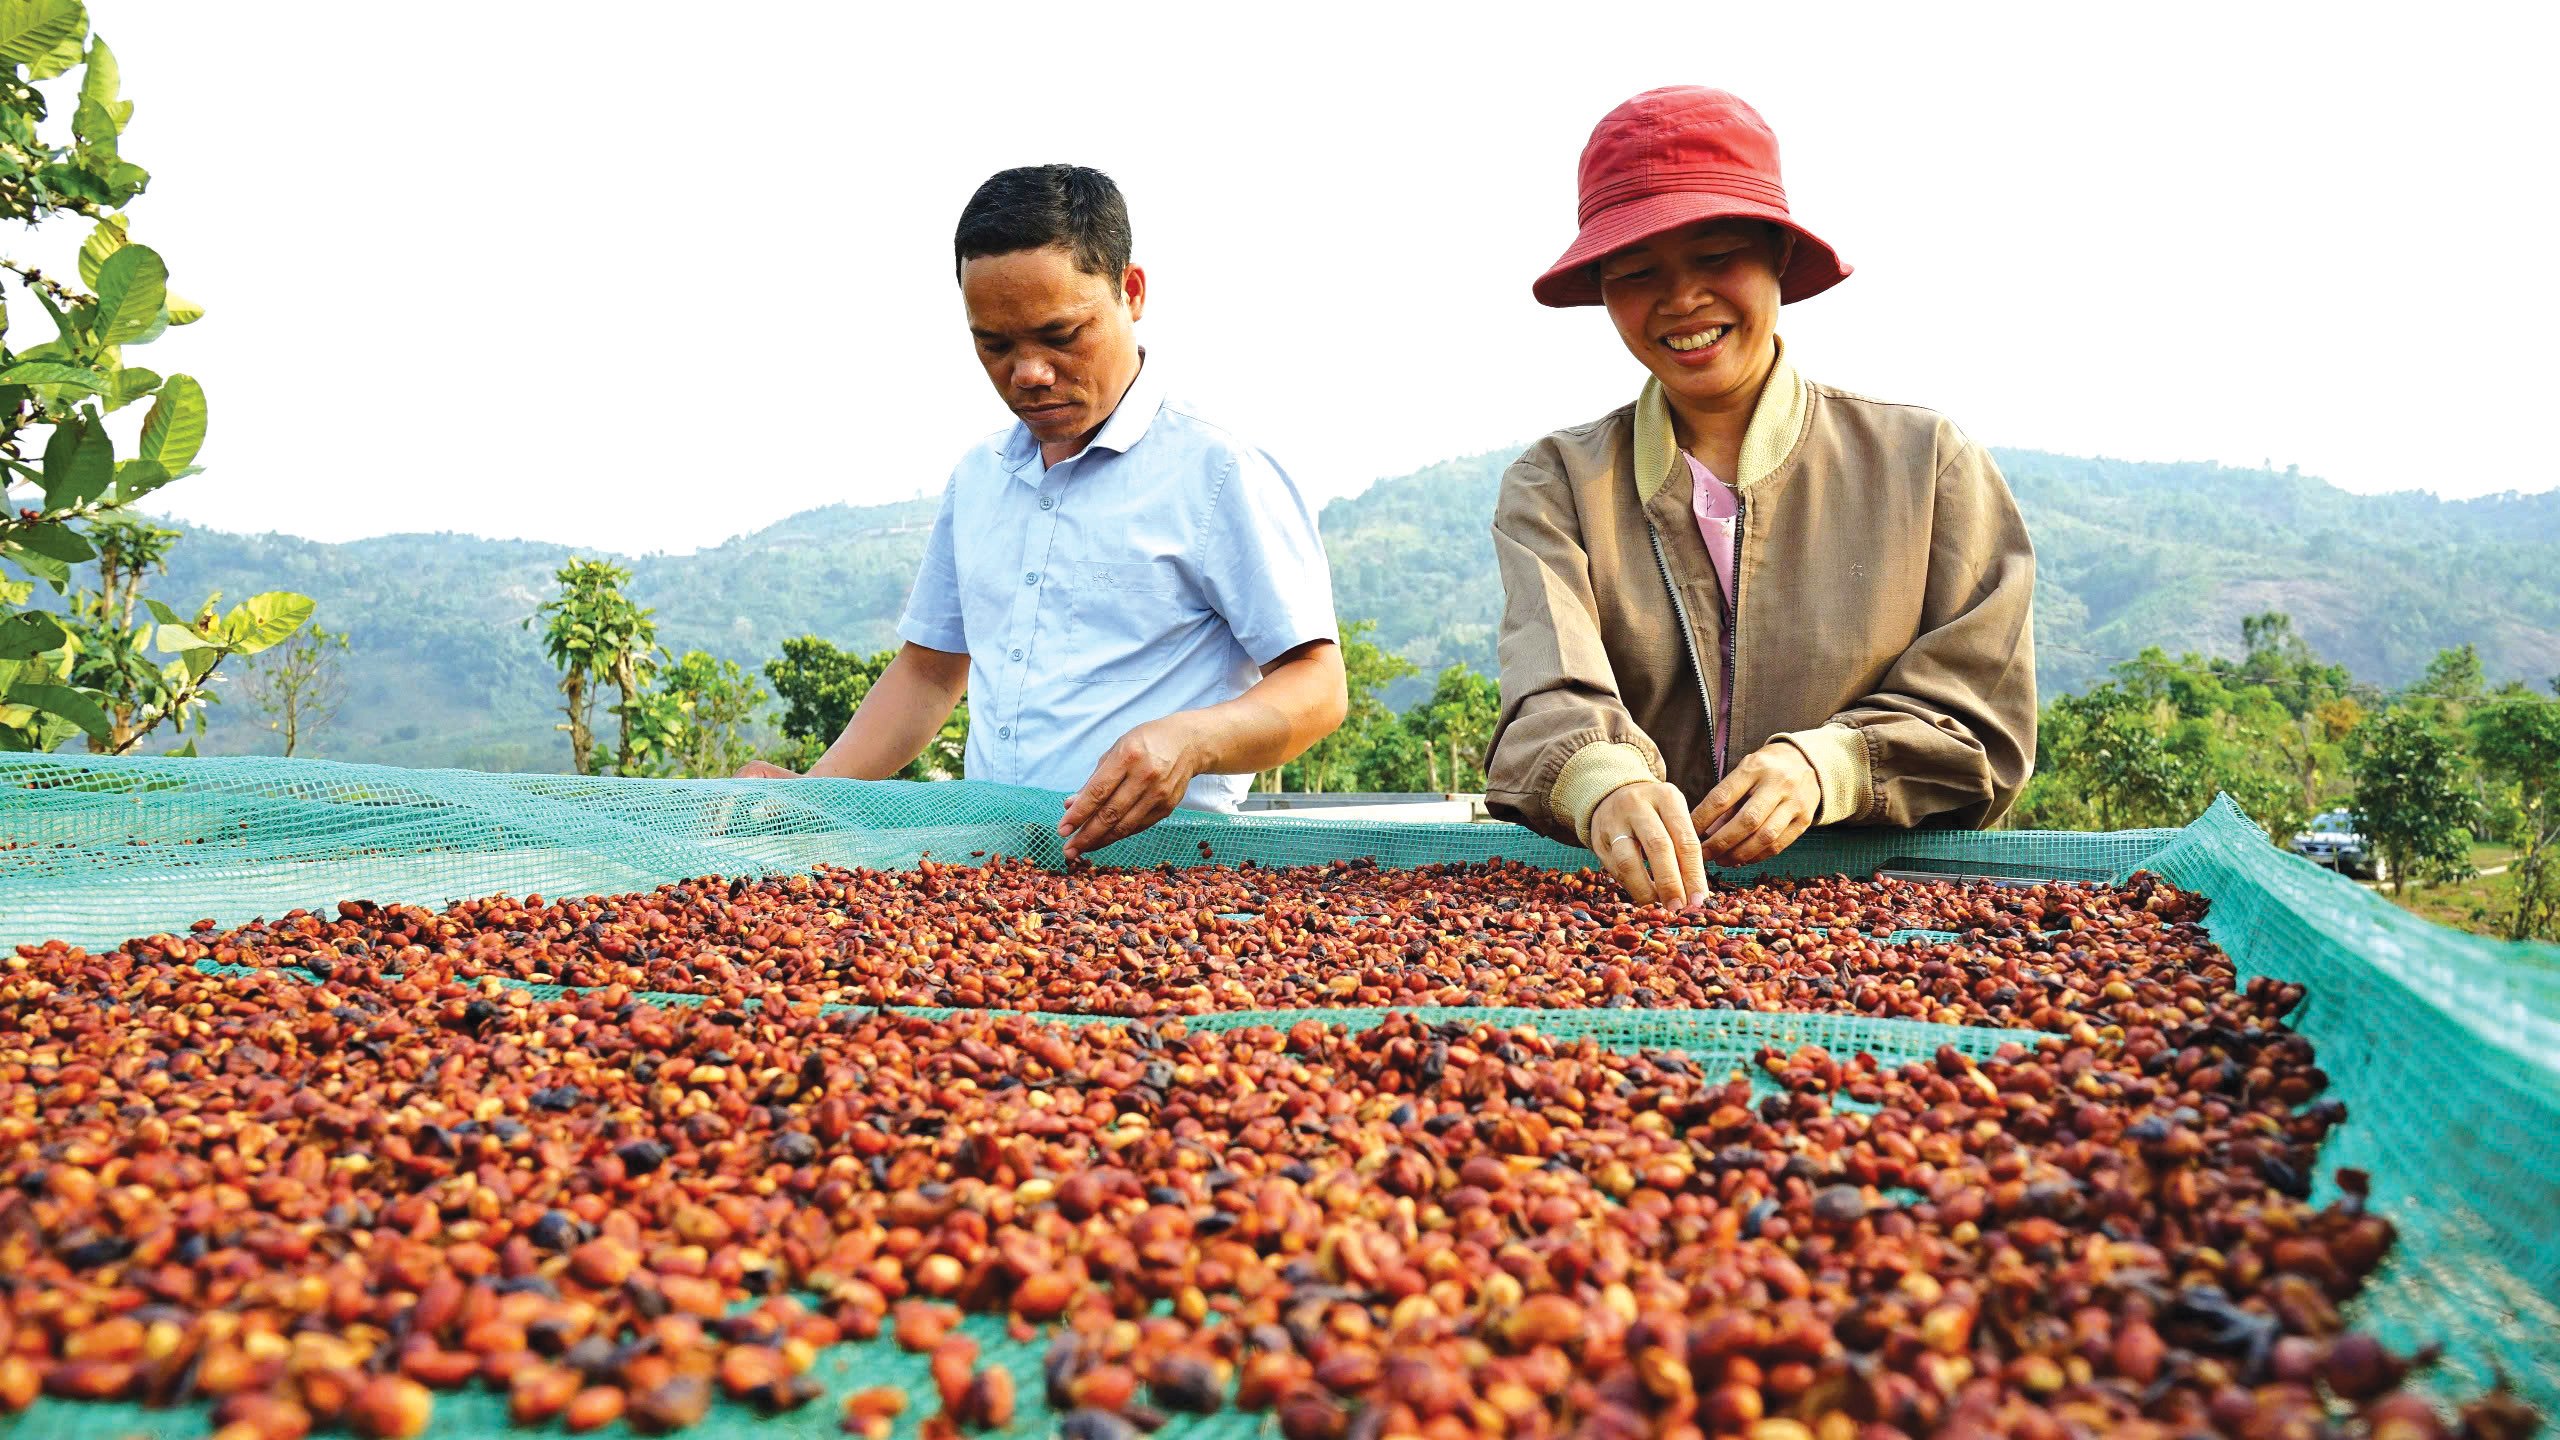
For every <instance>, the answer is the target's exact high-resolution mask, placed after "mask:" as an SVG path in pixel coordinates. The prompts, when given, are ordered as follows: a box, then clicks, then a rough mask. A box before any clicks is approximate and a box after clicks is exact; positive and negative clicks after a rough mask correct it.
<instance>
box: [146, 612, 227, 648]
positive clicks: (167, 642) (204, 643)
mask: <svg viewBox="0 0 2560 1440" xmlns="http://www.w3.org/2000/svg"><path fill="white" fill-rule="evenodd" d="M158 608H166V607H158ZM151 643H152V644H154V645H156V646H158V647H159V648H161V649H163V650H166V651H168V652H170V653H171V654H173V655H178V654H184V653H186V652H187V651H189V650H212V649H217V648H219V645H220V642H218V641H213V640H208V639H206V638H205V637H203V636H202V635H199V634H197V633H196V632H195V629H194V627H192V626H188V625H178V624H168V623H164V624H162V625H161V626H160V627H159V629H158V630H156V631H154V632H153V633H152V636H151Z"/></svg>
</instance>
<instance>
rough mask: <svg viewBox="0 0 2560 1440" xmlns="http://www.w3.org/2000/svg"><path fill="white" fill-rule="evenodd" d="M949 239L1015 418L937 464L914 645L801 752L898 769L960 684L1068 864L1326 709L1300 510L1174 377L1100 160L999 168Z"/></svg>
mask: <svg viewBox="0 0 2560 1440" xmlns="http://www.w3.org/2000/svg"><path fill="white" fill-rule="evenodd" d="M953 252H954V257H955V260H956V262H957V267H958V271H959V279H960V294H961V299H962V300H963V301H964V302H965V304H966V307H967V310H968V317H969V332H970V334H971V335H972V336H974V337H975V339H976V342H977V351H978V362H979V363H980V364H981V365H983V366H984V367H985V368H986V372H987V379H988V380H989V381H990V382H992V383H993V384H994V386H995V388H996V394H997V395H998V396H999V397H1001V398H1002V399H1003V400H1004V403H1005V408H1007V409H1008V410H1011V411H1012V412H1013V413H1014V415H1015V416H1016V417H1017V423H1016V424H1015V425H1014V426H1013V427H1012V428H1011V429H1010V430H1008V431H1005V432H1001V433H999V434H997V435H995V436H993V437H990V439H989V440H988V441H986V442H984V443H982V444H980V445H979V446H977V447H976V448H975V449H973V450H971V451H970V452H969V453H968V454H966V455H964V456H962V457H961V460H960V463H959V465H958V466H957V467H956V468H955V469H954V470H953V471H952V475H951V483H950V486H949V488H948V489H946V490H945V491H944V492H943V496H942V513H941V514H940V516H939V517H937V518H936V519H935V521H934V526H933V538H932V539H931V540H930V541H928V542H927V544H926V547H925V557H924V565H923V568H922V569H921V570H920V571H919V572H918V573H917V576H916V583H915V589H914V591H913V593H912V594H911V595H910V596H909V597H908V600H907V610H906V615H905V616H904V618H902V619H901V620H900V621H899V623H898V636H899V638H900V639H901V640H902V641H904V642H905V643H904V644H903V646H902V647H901V648H900V649H899V651H898V655H897V658H896V659H895V660H894V661H892V662H891V663H890V665H889V668H888V669H887V670H886V671H885V672H883V673H882V675H881V677H880V679H879V682H878V683H877V684H875V685H873V686H872V687H871V691H870V693H869V694H868V695H866V696H864V697H863V701H862V704H861V706H860V708H858V709H857V710H855V712H854V715H853V719H852V721H851V722H850V723H848V724H847V725H846V726H845V730H844V734H843V735H841V736H839V737H838V738H837V739H836V742H835V743H834V744H833V745H831V746H829V747H828V748H827V752H826V754H824V755H823V756H820V757H819V759H818V762H817V763H816V764H815V765H813V766H811V767H810V771H809V773H810V774H812V775H833V776H844V777H848V778H852V779H857V780H876V779H882V778H885V777H887V776H890V775H894V774H896V773H897V772H898V770H899V769H900V767H902V766H904V765H906V764H907V762H909V761H911V760H913V759H914V758H915V757H916V756H917V755H919V754H921V753H922V752H923V750H924V747H925V745H926V744H927V743H928V742H930V741H931V740H932V738H933V736H934V734H935V733H936V732H937V731H938V730H939V729H940V728H941V726H942V722H943V721H944V720H945V719H947V718H948V717H949V716H950V714H951V710H952V707H953V706H954V705H956V704H958V703H959V701H960V697H961V695H962V694H963V692H964V691H965V692H966V693H967V694H968V695H969V696H970V697H971V699H972V700H973V702H974V703H973V704H972V705H971V707H970V715H969V749H968V755H967V759H966V761H965V765H966V770H967V774H968V776H969V778H970V779H973V780H994V781H1001V782H1004V783H1007V784H1014V785H1030V786H1037V787H1039V788H1042V789H1048V790H1073V791H1074V794H1072V795H1071V796H1070V797H1069V798H1068V801H1067V807H1066V816H1065V818H1064V819H1063V820H1061V821H1060V822H1059V825H1058V833H1059V835H1061V836H1062V837H1064V838H1065V840H1066V853H1067V856H1068V858H1070V859H1073V858H1075V857H1077V856H1080V855H1084V854H1087V853H1090V852H1092V851H1095V850H1099V849H1101V848H1102V847H1103V846H1106V845H1109V844H1110V843H1112V842H1113V841H1115V840H1119V839H1122V838H1124V837H1126V836H1130V835H1134V834H1136V833H1137V832H1139V831H1141V830H1144V829H1145V828H1147V827H1148V826H1150V825H1153V824H1154V823H1156V822H1157V821H1158V820H1161V819H1163V818H1164V817H1165V816H1166V815H1169V814H1171V813H1172V812H1173V809H1174V807H1175V806H1176V805H1187V806H1190V807H1192V808H1195V809H1205V810H1232V809H1234V808H1236V804H1237V802H1238V800H1239V799H1240V798H1241V797H1242V796H1243V794H1244V790H1245V786H1246V784H1247V783H1248V782H1249V781H1250V780H1251V778H1252V776H1253V774H1254V773H1255V772H1256V771H1260V770H1267V769H1271V768H1273V767H1275V766H1278V765H1281V764H1284V763H1286V762H1287V761H1289V760H1291V759H1293V758H1295V757H1296V756H1297V755H1298V754H1299V753H1300V752H1302V751H1304V750H1305V749H1306V748H1307V747H1308V746H1310V745H1313V744H1314V743H1315V742H1317V741H1318V740H1321V739H1323V738H1324V737H1325V736H1326V735H1328V734H1331V733H1332V731H1333V728H1334V727H1335V726H1337V725H1339V724H1341V723H1342V716H1343V711H1344V708H1345V705H1346V699H1345V695H1344V690H1343V672H1342V654H1341V650H1340V648H1339V646H1338V645H1337V644H1336V643H1335V640H1336V637H1335V634H1334V621H1333V584H1332V578H1331V576H1330V574H1329V573H1328V572H1327V570H1326V567H1325V558H1324V547H1323V546H1322V545H1321V544H1320V543H1319V542H1318V540H1317V539H1316V527H1315V520H1314V517H1313V516H1312V515H1311V514H1310V513H1309V512H1308V509H1307V506H1306V502H1305V501H1304V500H1302V499H1301V498H1299V495H1298V492H1297V488H1296V487H1295V486H1294V485H1292V484H1291V483H1290V481H1289V477H1288V476H1287V475H1286V474H1284V473H1282V471H1281V470H1280V467H1279V466H1278V465H1276V464H1274V463H1273V462H1272V460H1271V458H1270V457H1269V456H1267V455H1265V454H1264V453H1263V452H1261V451H1260V450H1257V449H1255V448H1254V447H1252V446H1251V445H1248V444H1246V443H1244V442H1243V441H1241V440H1238V439H1237V438H1236V437H1235V436H1233V435H1231V434H1229V433H1228V432H1227V431H1225V430H1223V429H1220V428H1219V427H1218V426H1216V425H1214V424H1211V423H1210V422H1208V421H1206V420H1203V419H1201V418H1200V417H1199V416H1198V415H1197V414H1196V413H1194V412H1193V411H1192V410H1191V409H1190V408H1188V407H1187V406H1185V405H1183V404H1181V403H1179V402H1177V401H1174V400H1172V399H1169V398H1168V397H1167V395H1166V393H1165V387H1164V384H1163V381H1162V375H1161V367H1160V364H1159V362H1156V361H1153V360H1151V359H1149V357H1148V356H1147V355H1146V353H1145V352H1144V351H1143V350H1141V349H1140V348H1139V346H1138V342H1137V336H1136V332H1135V328H1134V327H1135V326H1136V323H1137V320H1138V317H1139V316H1140V315H1141V314H1143V313H1144V312H1145V309H1146V299H1147V277H1146V273H1145V272H1144V271H1143V270H1141V269H1139V268H1138V267H1137V266H1135V265H1132V264H1130V263H1129V212H1128V208H1127V206H1126V204H1125V203H1124V202H1123V201H1122V199H1121V197H1120V191H1119V188H1118V187H1117V186H1115V185H1114V184H1112V182H1111V179H1110V177H1109V176H1106V175H1104V174H1102V173H1101V172H1100V171H1098V170H1089V169H1086V168H1084V167H1082V166H1075V165H1037V166H1029V167H1025V168H1022V169H1017V170H1007V171H1004V172H1003V173H1001V174H998V175H996V176H994V177H993V178H991V179H989V180H988V181H987V182H986V183H985V184H983V185H981V186H979V187H978V192H977V193H976V194H975V195H973V196H971V197H970V199H969V203H968V206H967V207H966V208H965V209H963V210H962V211H961V214H960V226H959V231H958V234H957V235H956V236H954V238H953ZM738 773H739V774H740V775H742V776H748V777H756V776H787V775H790V774H791V773H792V772H791V771H788V770H784V769H782V768H780V767H778V766H773V765H767V764H763V763H761V762H758V763H756V764H752V765H749V766H747V767H746V768H745V769H744V770H741V771H739V772H738Z"/></svg>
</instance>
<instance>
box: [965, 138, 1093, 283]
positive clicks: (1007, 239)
mask: <svg viewBox="0 0 2560 1440" xmlns="http://www.w3.org/2000/svg"><path fill="white" fill-rule="evenodd" d="M1048 245H1064V246H1065V247H1067V250H1068V252H1069V253H1070V254H1073V255H1074V256H1075V257H1076V268H1077V269H1079V270H1082V271H1084V272H1085V273H1086V274H1088V275H1099V276H1101V277H1102V278H1103V279H1105V280H1108V281H1110V282H1111V283H1113V284H1114V285H1117V284H1119V283H1120V276H1121V275H1122V273H1123V272H1125V271H1127V270H1128V268H1129V205H1128V202H1127V201H1125V200H1122V199H1121V198H1120V187H1119V186H1117V185H1114V184H1112V183H1111V177H1110V176H1108V175H1105V174H1103V173H1102V172H1101V171H1099V170H1095V169H1092V168H1090V167H1088V166H1084V165H1024V166H1021V167H1019V168H1016V169H1012V170H999V171H997V172H996V173H995V174H993V175H990V176H988V177H987V181H986V183H985V184H983V185H980V186H979V187H978V193H976V194H974V195H972V196H970V197H969V203H968V204H967V205H965V206H962V207H961V210H960V228H959V230H958V231H957V232H956V233H955V234H953V236H952V237H951V251H952V260H951V269H952V274H953V275H954V276H955V277H956V276H957V275H958V274H959V271H960V266H961V265H962V264H964V263H966V262H968V261H971V260H975V259H978V258H979V257H981V256H985V255H1010V254H1012V253H1013V252H1015V251H1016V250H1037V249H1040V248H1042V247H1043V246H1048Z"/></svg>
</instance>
